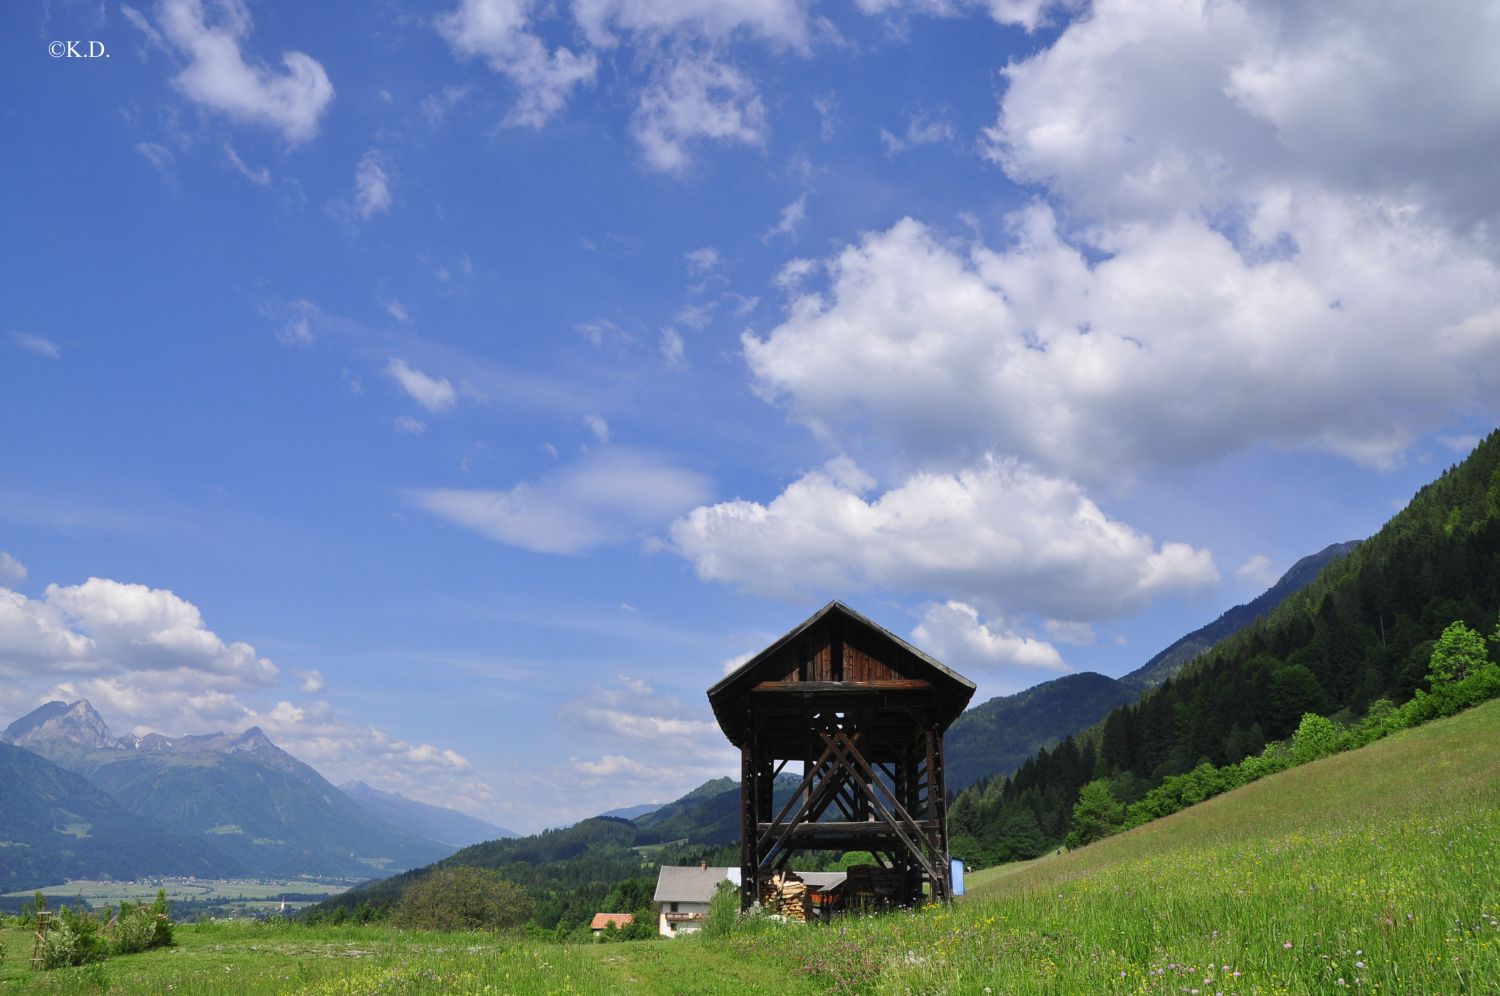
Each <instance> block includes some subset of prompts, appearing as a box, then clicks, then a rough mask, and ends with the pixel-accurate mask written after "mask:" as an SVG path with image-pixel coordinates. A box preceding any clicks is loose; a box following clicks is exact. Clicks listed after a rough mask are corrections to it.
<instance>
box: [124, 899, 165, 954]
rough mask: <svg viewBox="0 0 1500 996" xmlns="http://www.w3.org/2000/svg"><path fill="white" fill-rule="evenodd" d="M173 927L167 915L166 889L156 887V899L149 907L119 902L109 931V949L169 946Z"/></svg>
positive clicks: (132, 949)
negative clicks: (117, 913) (118, 907)
mask: <svg viewBox="0 0 1500 996" xmlns="http://www.w3.org/2000/svg"><path fill="white" fill-rule="evenodd" d="M173 926H174V925H173V923H172V919H171V917H170V916H169V915H168V909H167V893H166V890H164V889H158V890H157V892H156V901H155V902H153V903H152V904H151V905H149V906H147V905H145V904H144V903H140V904H136V903H131V902H129V901H128V900H126V901H123V902H121V903H120V915H119V917H118V918H117V919H116V920H115V922H114V924H113V925H112V926H111V928H110V931H109V952H110V954H134V953H136V952H137V951H148V950H150V949H151V948H163V947H170V946H171V944H172V927H173Z"/></svg>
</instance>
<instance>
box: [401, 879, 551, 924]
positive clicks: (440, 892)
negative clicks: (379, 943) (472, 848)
mask: <svg viewBox="0 0 1500 996" xmlns="http://www.w3.org/2000/svg"><path fill="white" fill-rule="evenodd" d="M530 913H531V899H530V897H529V896H527V895H526V892H525V890H523V889H522V888H521V887H520V886H518V885H515V884H514V883H512V882H507V881H506V880H505V879H503V878H501V877H500V876H499V875H498V874H496V873H495V872H493V871H490V870H489V869H487V868H475V867H473V866H470V865H457V866H455V867H452V868H439V869H438V870H436V871H434V872H433V873H432V874H431V875H428V876H427V877H426V878H423V879H421V880H419V881H418V882H416V883H414V884H413V885H411V886H409V887H408V888H407V890H406V892H404V893H403V894H402V896H401V901H400V902H399V903H397V904H396V907H395V909H393V910H392V911H391V916H392V919H393V920H394V922H395V923H396V924H398V925H399V926H402V927H414V928H416V929H418V930H503V929H505V928H508V927H515V926H518V925H519V924H521V923H522V922H523V921H525V919H526V918H527V916H529V915H530Z"/></svg>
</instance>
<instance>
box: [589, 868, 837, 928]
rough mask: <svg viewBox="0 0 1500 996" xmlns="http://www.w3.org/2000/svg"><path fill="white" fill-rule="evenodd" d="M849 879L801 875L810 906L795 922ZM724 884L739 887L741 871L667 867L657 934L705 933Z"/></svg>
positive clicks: (661, 880)
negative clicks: (710, 908)
mask: <svg viewBox="0 0 1500 996" xmlns="http://www.w3.org/2000/svg"><path fill="white" fill-rule="evenodd" d="M845 877H846V875H845V873H844V872H841V871H832V872H799V873H797V880H798V881H799V882H800V883H802V884H804V885H805V886H806V887H807V889H808V892H809V905H808V906H806V907H805V908H804V911H803V915H801V916H794V917H791V918H792V919H798V920H805V919H807V918H808V913H816V912H818V911H817V910H816V909H814V908H813V906H812V904H813V903H815V902H816V901H817V898H818V897H820V896H821V895H823V894H829V895H832V894H833V893H834V892H835V890H837V889H839V888H840V887H841V886H842V885H843V884H844V879H845ZM721 882H729V883H731V884H733V885H735V886H738V885H739V884H740V870H739V869H738V868H718V867H711V866H709V865H698V866H697V867H692V866H687V867H683V866H678V865H663V866H662V869H661V873H660V874H659V875H658V876H657V879H656V895H655V896H654V897H653V901H654V902H655V904H656V911H657V913H656V916H657V928H656V929H657V932H658V933H659V934H661V935H662V936H663V937H676V936H678V935H679V934H691V933H693V932H694V931H696V930H701V929H702V927H703V921H704V920H706V919H707V918H708V904H709V903H710V902H711V901H712V900H713V898H714V893H715V892H718V891H719V884H720V883H721ZM770 911H771V912H776V913H782V914H783V915H785V914H787V913H788V911H787V910H782V909H772V910H770ZM607 915H608V914H604V913H601V914H599V916H596V917H595V918H594V922H595V924H596V925H597V924H598V921H599V917H600V916H607Z"/></svg>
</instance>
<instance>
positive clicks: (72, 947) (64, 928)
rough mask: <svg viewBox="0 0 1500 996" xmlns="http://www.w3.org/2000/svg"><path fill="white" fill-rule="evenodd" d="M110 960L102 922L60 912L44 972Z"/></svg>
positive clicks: (45, 949)
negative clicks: (100, 929) (100, 924)
mask: <svg viewBox="0 0 1500 996" xmlns="http://www.w3.org/2000/svg"><path fill="white" fill-rule="evenodd" d="M108 956H109V943H108V942H107V941H106V940H105V939H104V937H103V936H102V935H101V934H100V931H99V921H98V920H95V919H94V918H93V916H91V915H90V914H89V913H88V912H86V911H82V910H77V911H75V910H72V909H69V908H68V907H66V906H64V907H63V908H62V909H60V910H58V911H57V916H56V917H54V918H53V923H52V927H51V929H49V930H48V931H47V939H46V941H45V942H44V945H43V948H42V967H43V968H48V969H50V968H68V967H71V966H74V965H87V964H89V963H91V962H96V961H103V960H104V959H105V958H107V957H108Z"/></svg>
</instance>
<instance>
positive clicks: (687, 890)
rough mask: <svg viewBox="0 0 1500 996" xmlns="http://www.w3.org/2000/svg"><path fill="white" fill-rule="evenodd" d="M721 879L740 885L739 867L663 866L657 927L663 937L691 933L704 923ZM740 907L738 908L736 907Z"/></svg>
mask: <svg viewBox="0 0 1500 996" xmlns="http://www.w3.org/2000/svg"><path fill="white" fill-rule="evenodd" d="M720 882H733V883H734V884H735V885H736V886H738V885H739V884H740V870H739V869H738V868H710V867H709V866H707V865H698V866H697V867H686V868H684V867H681V866H679V865H663V866H662V869H661V875H660V876H658V877H657V879H656V895H655V896H653V897H652V899H653V901H654V902H655V903H656V912H657V930H658V931H660V933H661V935H662V936H663V937H676V936H677V935H678V934H691V933H693V932H694V931H696V930H698V929H699V928H701V927H702V926H703V920H704V918H705V917H707V916H708V903H709V900H711V899H713V897H714V892H715V891H716V890H717V889H718V888H719V883H720ZM736 909H738V907H736Z"/></svg>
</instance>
